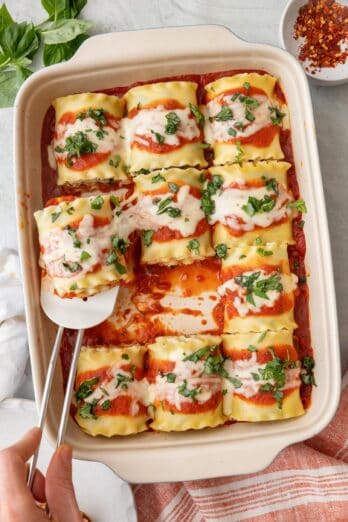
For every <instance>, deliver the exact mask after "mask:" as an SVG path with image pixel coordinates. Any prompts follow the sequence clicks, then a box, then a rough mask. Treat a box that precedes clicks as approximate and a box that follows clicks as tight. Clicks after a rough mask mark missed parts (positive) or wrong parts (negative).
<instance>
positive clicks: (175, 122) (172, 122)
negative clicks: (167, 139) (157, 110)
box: [165, 111, 181, 134]
mask: <svg viewBox="0 0 348 522" xmlns="http://www.w3.org/2000/svg"><path fill="white" fill-rule="evenodd" d="M166 120H167V123H166V127H165V132H166V133H167V134H175V133H176V131H177V130H178V127H179V125H180V121H181V120H180V118H179V116H178V115H177V114H176V112H174V111H172V112H168V114H166Z"/></svg>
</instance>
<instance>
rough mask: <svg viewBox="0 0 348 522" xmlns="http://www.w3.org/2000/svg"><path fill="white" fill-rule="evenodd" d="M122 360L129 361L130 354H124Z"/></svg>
mask: <svg viewBox="0 0 348 522" xmlns="http://www.w3.org/2000/svg"><path fill="white" fill-rule="evenodd" d="M122 359H126V361H128V359H129V355H128V353H123V354H122Z"/></svg>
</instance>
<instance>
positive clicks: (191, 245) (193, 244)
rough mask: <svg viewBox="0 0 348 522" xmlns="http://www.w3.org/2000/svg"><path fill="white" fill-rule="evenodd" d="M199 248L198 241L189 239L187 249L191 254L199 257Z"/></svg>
mask: <svg viewBox="0 0 348 522" xmlns="http://www.w3.org/2000/svg"><path fill="white" fill-rule="evenodd" d="M199 247H200V243H199V241H198V239H190V241H189V242H188V243H187V248H188V250H190V252H193V253H194V254H195V255H197V256H198V255H199Z"/></svg>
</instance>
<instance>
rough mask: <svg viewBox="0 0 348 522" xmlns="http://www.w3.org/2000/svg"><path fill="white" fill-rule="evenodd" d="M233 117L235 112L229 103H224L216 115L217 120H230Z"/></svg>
mask: <svg viewBox="0 0 348 522" xmlns="http://www.w3.org/2000/svg"><path fill="white" fill-rule="evenodd" d="M232 119H233V112H232V110H231V109H230V108H229V107H228V106H227V105H222V106H221V109H220V112H219V113H218V114H217V115H216V116H215V120H216V121H228V120H232Z"/></svg>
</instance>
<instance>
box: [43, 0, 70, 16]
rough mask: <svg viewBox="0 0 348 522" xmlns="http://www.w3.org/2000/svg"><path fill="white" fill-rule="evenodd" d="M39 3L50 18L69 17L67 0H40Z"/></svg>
mask: <svg viewBox="0 0 348 522" xmlns="http://www.w3.org/2000/svg"><path fill="white" fill-rule="evenodd" d="M41 4H42V7H43V8H44V9H45V11H47V13H48V14H49V16H50V17H51V18H52V19H54V20H58V19H59V18H65V17H66V18H69V14H70V9H69V7H70V6H69V0H41Z"/></svg>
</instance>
